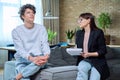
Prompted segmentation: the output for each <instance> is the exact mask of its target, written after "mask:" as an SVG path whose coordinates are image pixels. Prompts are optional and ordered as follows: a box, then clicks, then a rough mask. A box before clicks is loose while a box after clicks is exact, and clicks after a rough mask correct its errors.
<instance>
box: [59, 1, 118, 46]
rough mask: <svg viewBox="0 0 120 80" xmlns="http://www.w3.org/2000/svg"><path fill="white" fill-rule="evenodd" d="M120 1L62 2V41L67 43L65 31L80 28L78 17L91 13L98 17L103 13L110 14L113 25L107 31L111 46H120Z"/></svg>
mask: <svg viewBox="0 0 120 80" xmlns="http://www.w3.org/2000/svg"><path fill="white" fill-rule="evenodd" d="M119 4H120V0H60V4H59V5H60V9H59V10H60V41H66V35H65V31H66V30H67V29H75V28H77V27H78V24H77V19H78V16H79V15H80V14H81V13H83V12H90V13H92V14H94V15H95V16H96V17H98V15H99V14H100V13H101V12H108V13H110V15H111V18H112V25H111V27H110V28H109V29H107V33H108V34H110V35H111V44H119V45H120V6H119ZM73 41H74V39H73Z"/></svg>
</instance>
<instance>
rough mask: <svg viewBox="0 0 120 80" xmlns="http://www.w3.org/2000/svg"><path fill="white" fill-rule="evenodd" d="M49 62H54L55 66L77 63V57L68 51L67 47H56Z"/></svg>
mask: <svg viewBox="0 0 120 80" xmlns="http://www.w3.org/2000/svg"><path fill="white" fill-rule="evenodd" d="M48 63H51V64H53V67H57V66H67V65H75V64H76V59H75V58H73V56H71V55H69V54H68V53H67V52H66V48H61V47H55V48H54V49H51V54H50V58H49V60H48Z"/></svg>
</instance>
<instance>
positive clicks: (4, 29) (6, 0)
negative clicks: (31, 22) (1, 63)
mask: <svg viewBox="0 0 120 80" xmlns="http://www.w3.org/2000/svg"><path fill="white" fill-rule="evenodd" d="M28 3H29V4H33V5H34V6H35V7H36V15H35V23H39V24H42V25H43V18H42V17H43V9H42V0H0V46H6V45H7V44H12V43H13V41H12V37H11V31H12V30H13V29H14V28H15V27H16V26H18V25H20V24H23V22H22V20H21V19H20V17H19V14H18V11H19V8H20V7H21V6H22V5H24V4H28Z"/></svg>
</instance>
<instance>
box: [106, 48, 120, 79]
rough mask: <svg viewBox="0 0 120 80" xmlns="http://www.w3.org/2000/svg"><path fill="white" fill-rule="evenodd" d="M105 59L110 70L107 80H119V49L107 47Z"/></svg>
mask: <svg viewBox="0 0 120 80" xmlns="http://www.w3.org/2000/svg"><path fill="white" fill-rule="evenodd" d="M106 59H107V63H108V67H109V69H110V77H109V78H108V80H120V47H119V46H110V47H109V46H107V54H106Z"/></svg>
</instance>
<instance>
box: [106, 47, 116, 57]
mask: <svg viewBox="0 0 120 80" xmlns="http://www.w3.org/2000/svg"><path fill="white" fill-rule="evenodd" d="M112 58H114V52H113V50H112V48H110V47H108V46H107V54H106V59H112Z"/></svg>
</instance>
